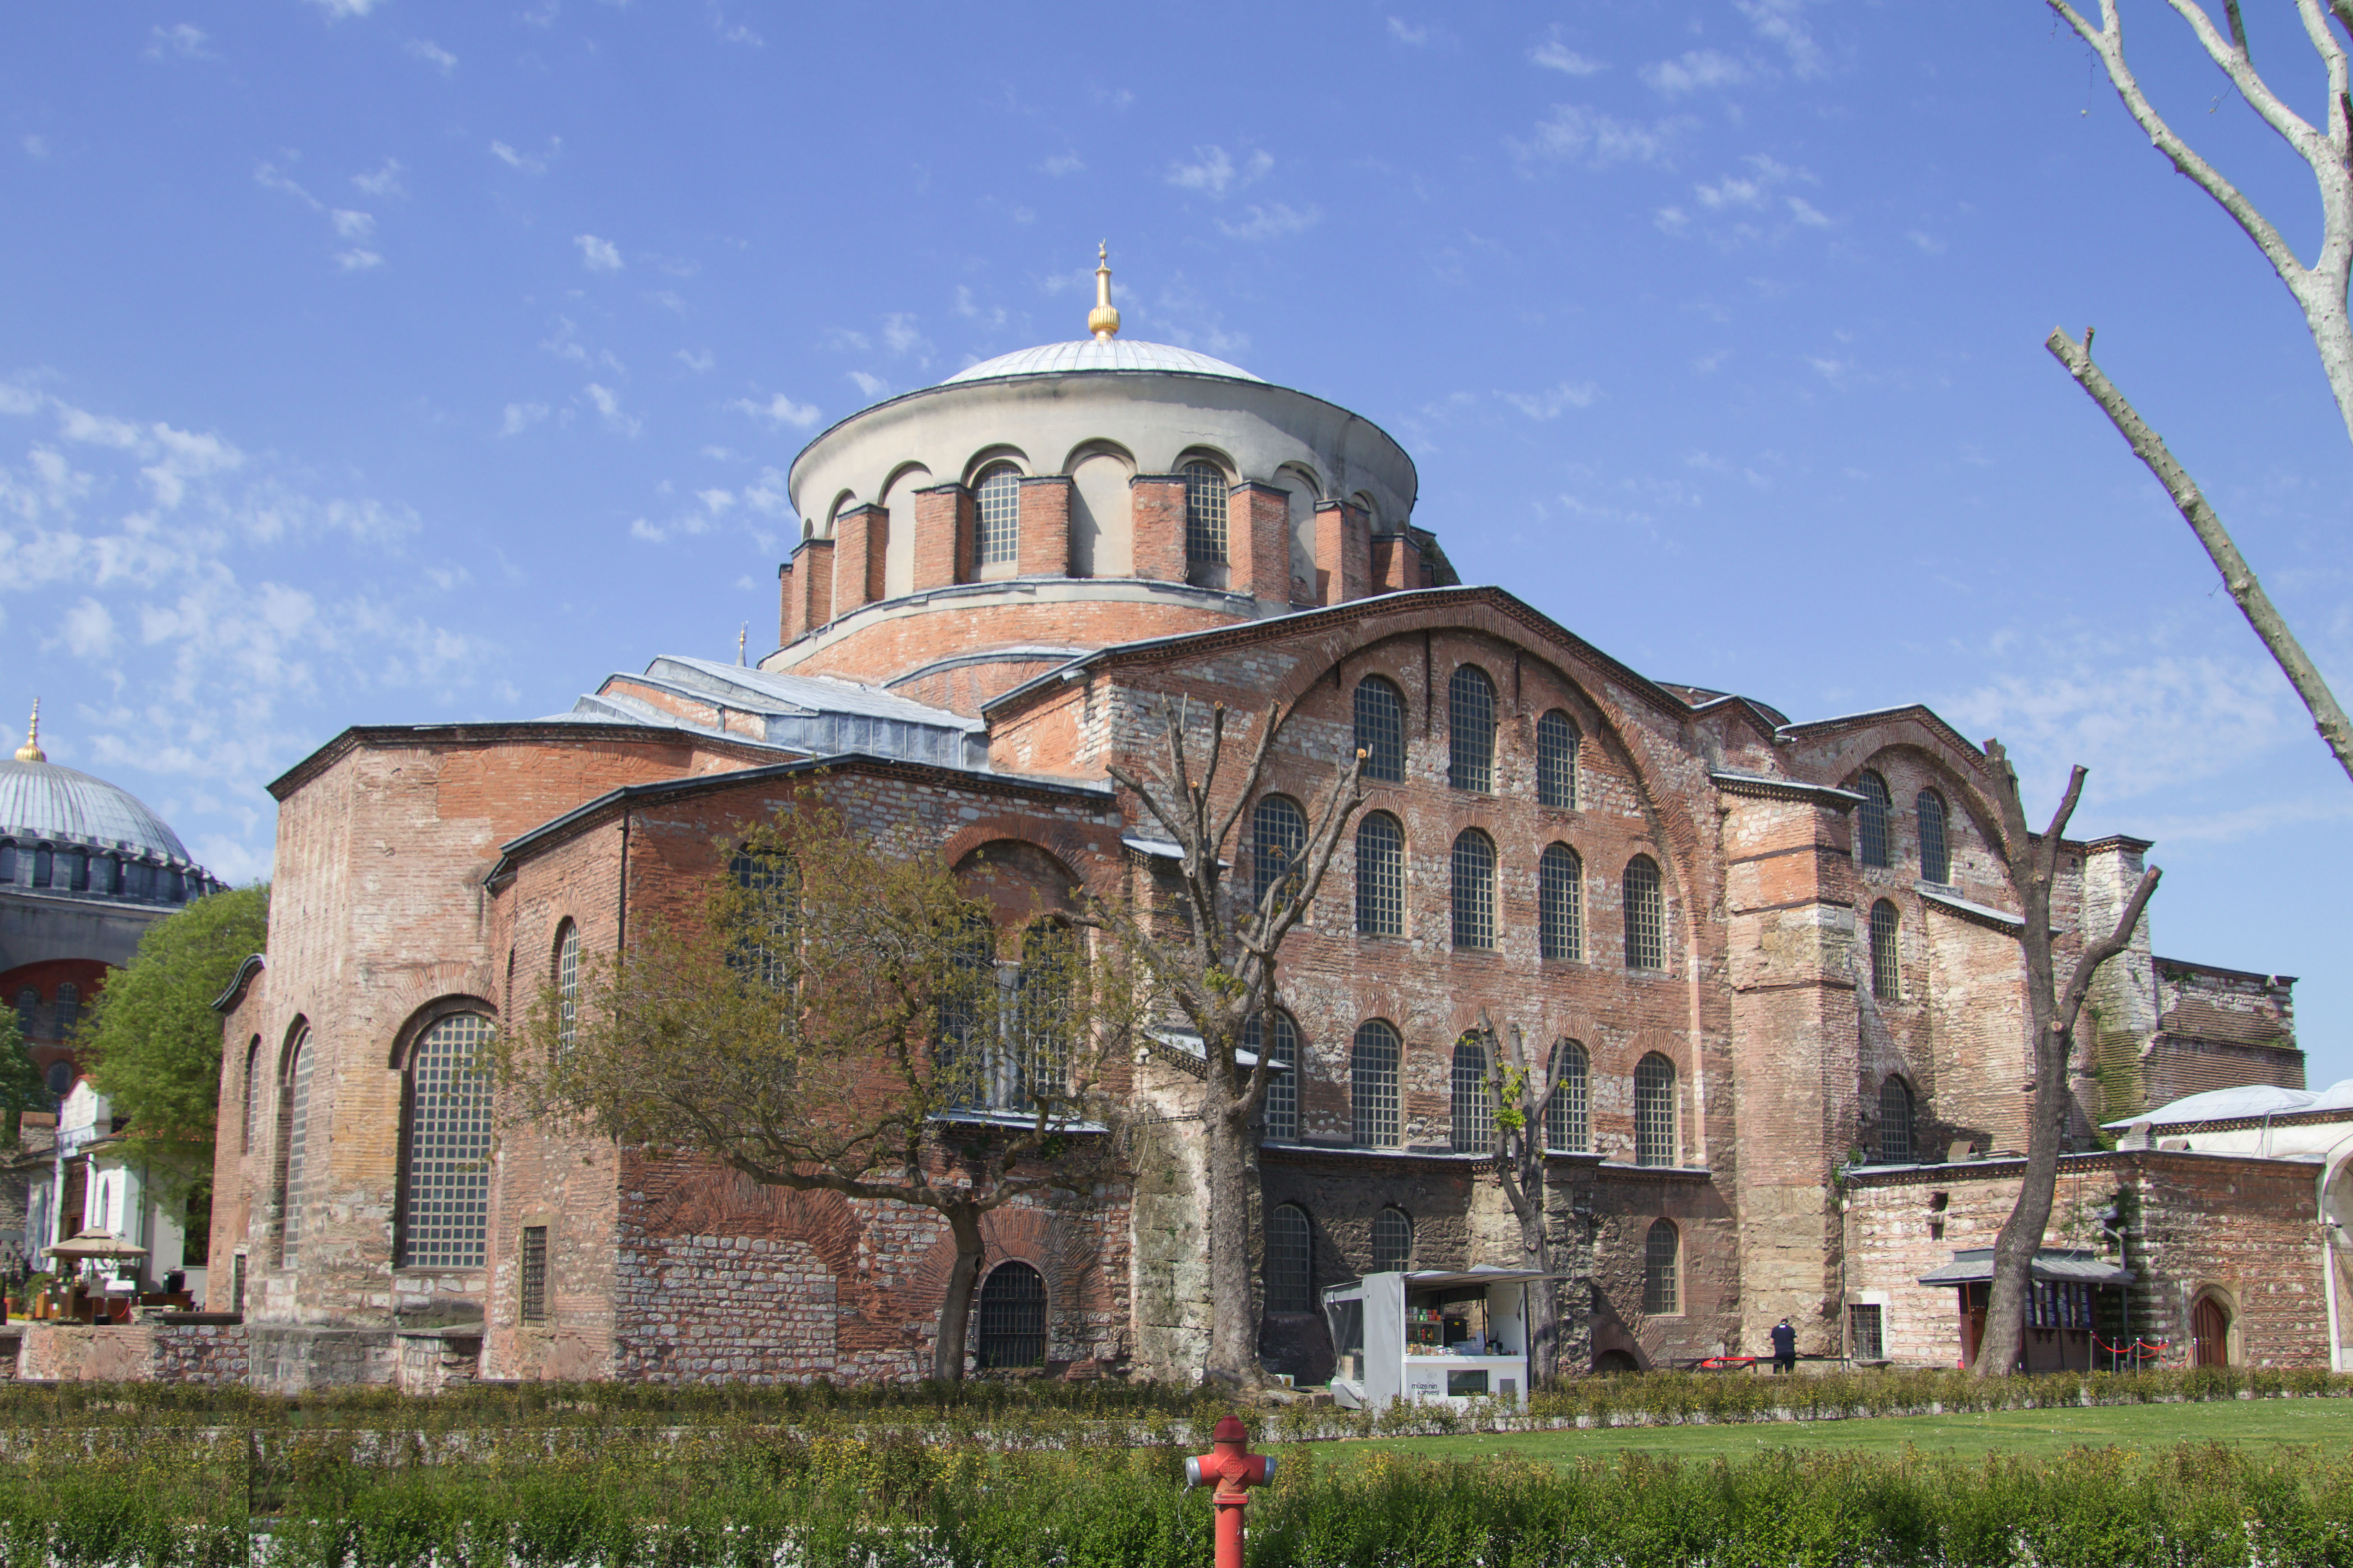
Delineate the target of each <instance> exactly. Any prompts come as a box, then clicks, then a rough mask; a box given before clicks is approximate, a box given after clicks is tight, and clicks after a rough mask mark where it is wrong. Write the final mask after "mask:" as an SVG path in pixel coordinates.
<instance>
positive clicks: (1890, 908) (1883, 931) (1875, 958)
mask: <svg viewBox="0 0 2353 1568" xmlns="http://www.w3.org/2000/svg"><path fill="white" fill-rule="evenodd" d="M1901 929H1902V928H1901V922H1900V921H1899V920H1898V919H1897V917H1896V913H1895V906H1894V904H1891V903H1889V902H1888V901H1887V900H1885V899H1882V900H1879V901H1878V902H1877V903H1875V904H1873V905H1872V906H1871V994H1873V996H1875V997H1877V998H1878V999H1879V1000H1880V1001H1882V1002H1896V1001H1901V1000H1902V999H1903V995H1904V978H1903V966H1902V963H1901V962H1900V959H1901V952H1900V946H1899V944H1898V942H1896V937H1897V935H1898V933H1899V931H1901Z"/></svg>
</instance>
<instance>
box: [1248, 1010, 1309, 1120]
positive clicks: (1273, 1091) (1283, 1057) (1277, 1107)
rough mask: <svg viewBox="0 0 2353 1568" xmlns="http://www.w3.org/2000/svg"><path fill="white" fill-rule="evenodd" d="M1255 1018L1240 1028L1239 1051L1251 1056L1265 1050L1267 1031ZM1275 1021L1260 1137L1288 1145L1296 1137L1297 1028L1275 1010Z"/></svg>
mask: <svg viewBox="0 0 2353 1568" xmlns="http://www.w3.org/2000/svg"><path fill="white" fill-rule="evenodd" d="M1264 1016H1266V1015H1263V1014H1261V1015H1258V1016H1254V1017H1252V1018H1251V1019H1250V1022H1249V1023H1248V1024H1246V1025H1244V1026H1243V1027H1242V1048H1243V1049H1244V1050H1247V1051H1249V1052H1250V1054H1251V1055H1252V1056H1256V1055H1258V1054H1259V1053H1260V1052H1261V1051H1262V1050H1264V1049H1265V1048H1266V1047H1265V1046H1264V1045H1263V1044H1262V1043H1261V1042H1262V1041H1263V1040H1264V1038H1265V1035H1266V1031H1265V1030H1264V1029H1263V1028H1261V1026H1260V1018H1261V1017H1264ZM1273 1018H1274V1056H1273V1063H1272V1064H1271V1065H1270V1066H1269V1067H1268V1068H1267V1075H1266V1098H1265V1099H1264V1100H1261V1101H1260V1102H1259V1127H1260V1133H1261V1136H1262V1137H1266V1138H1271V1139H1276V1140H1278V1141H1281V1142H1290V1141H1291V1140H1293V1139H1295V1138H1297V1137H1298V1136H1299V1026H1298V1025H1297V1024H1294V1023H1293V1022H1292V1021H1291V1015H1290V1014H1288V1013H1285V1012H1283V1011H1282V1009H1280V1008H1277V1009H1275V1010H1274V1012H1273Z"/></svg>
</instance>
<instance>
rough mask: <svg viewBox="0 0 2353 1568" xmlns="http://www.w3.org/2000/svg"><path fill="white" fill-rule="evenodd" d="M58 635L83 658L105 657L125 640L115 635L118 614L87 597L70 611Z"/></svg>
mask: <svg viewBox="0 0 2353 1568" xmlns="http://www.w3.org/2000/svg"><path fill="white" fill-rule="evenodd" d="M58 634H59V636H58V641H60V642H62V643H63V644H64V645H65V647H66V650H67V651H68V652H69V653H71V654H72V655H73V656H74V657H75V658H81V659H102V658H107V657H109V656H110V655H111V654H112V653H113V652H114V649H115V647H116V646H117V644H118V643H119V642H120V641H121V639H120V638H119V637H116V636H115V632H114V612H112V611H111V610H109V609H108V608H107V607H106V606H105V605H101V604H100V603H99V602H98V601H97V600H96V599H93V598H90V596H89V595H83V596H82V598H81V600H80V602H79V603H78V604H76V605H74V606H73V608H71V609H69V610H68V611H67V612H66V616H65V620H64V621H63V622H62V623H61V624H60V626H58Z"/></svg>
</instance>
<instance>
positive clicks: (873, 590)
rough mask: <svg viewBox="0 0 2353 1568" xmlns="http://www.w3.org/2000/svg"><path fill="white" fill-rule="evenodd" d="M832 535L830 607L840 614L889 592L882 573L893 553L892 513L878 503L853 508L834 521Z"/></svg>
mask: <svg viewBox="0 0 2353 1568" xmlns="http://www.w3.org/2000/svg"><path fill="white" fill-rule="evenodd" d="M833 538H834V556H833V602H832V605H831V606H830V608H831V609H832V611H833V614H834V615H836V616H839V615H845V614H847V613H849V611H851V610H854V609H856V608H857V607H858V606H859V605H871V604H872V603H874V602H875V601H876V600H877V599H880V598H881V597H882V596H883V595H884V593H885V592H887V590H886V589H885V588H884V587H883V581H882V572H883V563H884V562H885V561H886V560H887V559H888V557H889V555H890V553H891V514H890V513H889V512H888V511H886V510H883V509H882V508H881V507H879V506H855V507H851V508H849V509H848V510H845V511H843V512H842V514H841V515H840V516H839V517H838V518H836V519H835V520H834V524H833ZM918 548H920V541H919V544H918Z"/></svg>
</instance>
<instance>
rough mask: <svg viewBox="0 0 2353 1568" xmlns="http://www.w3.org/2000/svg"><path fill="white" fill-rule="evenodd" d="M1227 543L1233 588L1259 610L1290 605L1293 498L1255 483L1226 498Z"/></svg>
mask: <svg viewBox="0 0 2353 1568" xmlns="http://www.w3.org/2000/svg"><path fill="white" fill-rule="evenodd" d="M1226 538H1227V542H1228V545H1229V553H1230V554H1231V555H1232V557H1233V587H1234V589H1235V591H1236V592H1237V593H1246V594H1248V595H1250V597H1252V598H1254V599H1256V600H1258V601H1259V602H1260V603H1261V605H1282V606H1284V607H1286V608H1288V607H1289V605H1290V604H1291V495H1290V492H1289V491H1287V490H1285V489H1282V486H1280V485H1270V484H1263V483H1261V482H1258V481H1256V480H1251V481H1247V482H1245V483H1242V484H1239V485H1236V486H1235V487H1234V488H1233V489H1231V490H1230V491H1229V492H1228V493H1227V496H1226Z"/></svg>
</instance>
